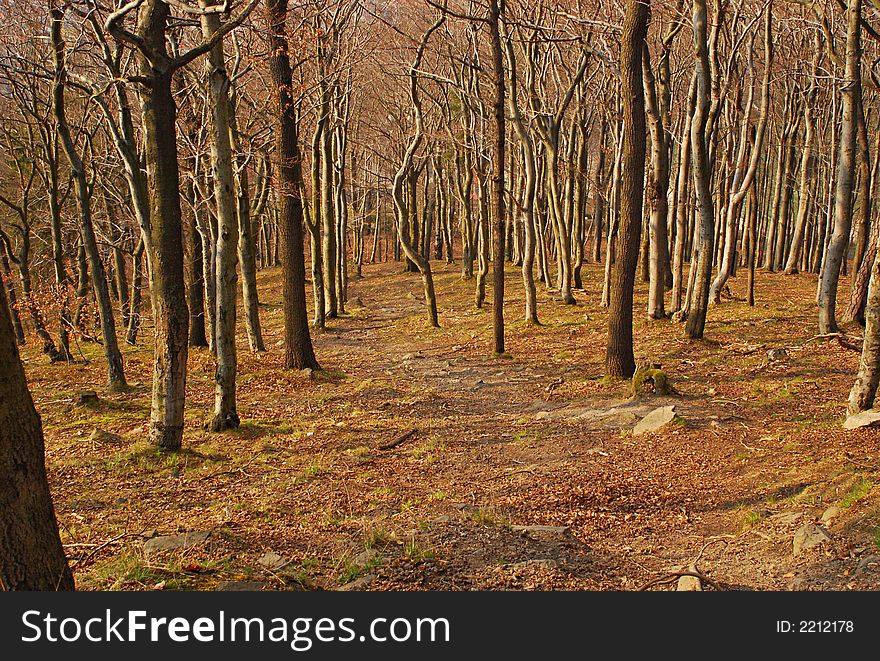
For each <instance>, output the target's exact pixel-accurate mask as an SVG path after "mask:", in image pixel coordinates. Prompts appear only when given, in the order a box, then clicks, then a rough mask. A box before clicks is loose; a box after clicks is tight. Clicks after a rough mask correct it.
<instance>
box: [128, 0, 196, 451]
mask: <svg viewBox="0 0 880 661" xmlns="http://www.w3.org/2000/svg"><path fill="white" fill-rule="evenodd" d="M169 15H170V10H169V7H168V5H167V4H166V3H164V2H161V1H160V0H146V2H144V4H143V5H141V9H140V12H139V15H138V33H139V36H140V38H141V39H142V40H143V41H144V43H145V44H147V46H148V47H149V48H150V50H151V51H152V52H154V53H156V54H157V55H158V57H157V58H156V60H157V61H156V62H151V61H150V60H149V59H147V58H146V57H145V56H143V55H141V56H139V60H140V73H141V75H143V76H144V77H145V78H148V79H149V80H150V85H149V86H145V85H141V86H140V87H139V89H138V93H139V94H140V97H141V108H142V109H143V118H142V126H143V133H144V155H145V161H146V164H147V196H148V200H149V207H150V214H149V218H150V234H149V245H148V247H147V254H148V257H147V262H148V265H149V269H150V285H151V287H150V294H151V296H150V298H151V300H152V303H153V319H154V322H155V331H154V342H155V353H154V363H153V397H152V405H151V410H150V431H149V438H150V442H151V443H153V444H154V445H158V446H159V447H161V448H163V449H165V450H178V449H180V447H181V445H182V443H183V424H184V415H183V413H184V405H185V393H186V360H187V356H188V354H189V350H188V339H189V338H188V331H189V310H188V309H187V305H186V298H185V296H184V286H183V283H184V277H183V224H182V222H181V211H180V171H179V166H178V160H177V104H176V103H175V101H174V96H173V94H172V91H171V82H172V76H173V74H174V69H173V68H172V66H171V63H170V60H169V59H168V52H167V48H166V39H165V37H166V28H167V24H168V19H169Z"/></svg>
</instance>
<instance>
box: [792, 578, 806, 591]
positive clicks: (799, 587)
mask: <svg viewBox="0 0 880 661" xmlns="http://www.w3.org/2000/svg"><path fill="white" fill-rule="evenodd" d="M788 589H789V590H791V591H792V592H803V591H804V590H807V589H808V583H807V579H805V578H793V579H791V580H790V581H789V582H788Z"/></svg>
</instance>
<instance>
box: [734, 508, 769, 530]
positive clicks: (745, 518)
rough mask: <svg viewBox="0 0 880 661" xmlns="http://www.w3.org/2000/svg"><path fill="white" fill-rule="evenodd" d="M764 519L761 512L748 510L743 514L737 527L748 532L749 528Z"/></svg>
mask: <svg viewBox="0 0 880 661" xmlns="http://www.w3.org/2000/svg"><path fill="white" fill-rule="evenodd" d="M763 518H764V514H763V512H758V511H756V510H749V511H748V512H746V513H744V514H743V515H742V517H741V518H740V521H739V526H740V529H741V530H748V529H749V528H751V527H753V526H756V525H757V524H758V523H760V522H761V520H762V519H763Z"/></svg>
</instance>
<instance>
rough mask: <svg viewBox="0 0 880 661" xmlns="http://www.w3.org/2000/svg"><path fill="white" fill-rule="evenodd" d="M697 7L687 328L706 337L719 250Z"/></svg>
mask: <svg viewBox="0 0 880 661" xmlns="http://www.w3.org/2000/svg"><path fill="white" fill-rule="evenodd" d="M693 8H694V11H693V22H694V45H695V47H696V52H697V62H696V76H697V97H696V107H695V111H694V118H693V122H692V125H691V148H692V150H693V156H692V157H693V163H694V187H695V188H696V191H697V208H698V210H699V214H700V230H699V243H698V246H699V247H698V248H697V250H698V254H697V255H694V256H693V257H692V258H691V259H692V261H693V260H694V259H695V260H696V266H695V267H693V265H692V268H693V272H694V282H693V287H692V288H690V290H689V292H688V298H689V299H690V304H689V306H688V308H687V324H686V325H685V332H686V333H687V335H688V337H690V338H691V339H698V338H702V337H703V331H704V329H705V327H706V313H707V312H708V310H709V285H710V284H711V279H712V257H713V255H714V252H715V250H714V248H715V207H714V205H713V204H712V190H711V172H710V171H709V150H708V149H707V148H706V124H707V122H708V119H709V116H708V115H709V95H710V93H711V89H712V74H711V70H710V68H709V53H708V47H707V43H708V42H707V36H706V32H707V28H706V23H707V17H706V13H707V12H706V0H694V2H693Z"/></svg>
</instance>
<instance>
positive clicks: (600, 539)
mask: <svg viewBox="0 0 880 661" xmlns="http://www.w3.org/2000/svg"><path fill="white" fill-rule="evenodd" d="M0 15H2V17H3V21H2V23H3V25H2V26H0V277H2V283H3V286H2V287H0V590H3V591H6V590H38V591H58V590H63V591H68V590H74V589H76V590H82V591H109V590H114V591H118V590H122V591H156V590H198V591H282V590H286V591H290V590H296V591H318V590H321V591H326V590H341V591H416V590H418V591H449V590H455V591H466V590H480V591H496V590H538V591H549V590H565V591H575V590H577V591H665V590H668V591H733V590H736V591H743V590H749V591H800V590H805V591H844V590H873V589H877V587H878V585H880V584H878V580H880V489H877V488H875V487H876V485H877V483H878V482H880V460H878V458H877V443H878V440H880V437H878V433H880V432H878V429H877V428H878V427H880V408H877V409H875V408H874V406H875V398H876V395H877V389H878V385H880V250H878V249H880V220H878V218H877V215H878V210H880V182H878V179H880V4H878V3H877V2H876V0H872V1H871V2H867V3H863V2H862V0H616V1H614V2H599V1H598V0H558V1H554V2H549V1H547V0H397V1H394V0H237V1H236V0H43V1H42V2H38V1H37V0H19V1H17V2H12V1H10V0H0Z"/></svg>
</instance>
